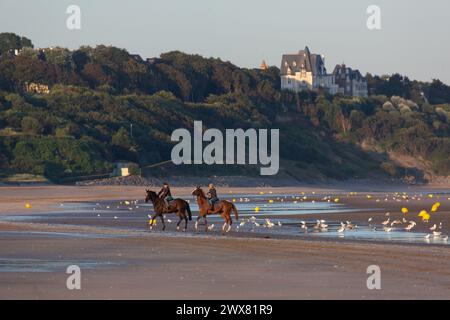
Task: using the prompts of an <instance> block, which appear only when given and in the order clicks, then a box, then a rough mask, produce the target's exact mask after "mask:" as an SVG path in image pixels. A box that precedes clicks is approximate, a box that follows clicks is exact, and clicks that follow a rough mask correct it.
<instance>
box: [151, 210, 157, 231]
mask: <svg viewBox="0 0 450 320" xmlns="http://www.w3.org/2000/svg"><path fill="white" fill-rule="evenodd" d="M157 215H158V214H157V213H155V214H154V215H153V216H152V218H151V220H150V230H152V229H153V222H154V221H155V219H156V216H157Z"/></svg>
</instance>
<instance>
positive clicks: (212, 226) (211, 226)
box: [208, 223, 214, 231]
mask: <svg viewBox="0 0 450 320" xmlns="http://www.w3.org/2000/svg"><path fill="white" fill-rule="evenodd" d="M212 229H214V223H213V224H211V225H210V226H208V230H209V231H212Z"/></svg>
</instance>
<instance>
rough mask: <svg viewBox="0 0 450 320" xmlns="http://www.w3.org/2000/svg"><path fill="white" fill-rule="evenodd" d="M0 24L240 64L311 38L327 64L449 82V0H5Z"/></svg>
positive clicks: (28, 32) (149, 52)
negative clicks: (373, 16)
mask: <svg viewBox="0 0 450 320" xmlns="http://www.w3.org/2000/svg"><path fill="white" fill-rule="evenodd" d="M69 5H78V6H79V7H80V9H81V29H80V30H69V29H68V28H67V27H66V20H67V19H68V17H69V14H67V13H66V9H67V7H68V6H69ZM370 5H377V6H379V8H380V10H381V29H380V30H369V29H368V28H367V25H366V21H367V19H368V18H369V15H368V14H367V13H366V10H367V8H368V7H369V6H370ZM0 32H14V33H17V34H19V35H22V36H26V37H28V38H30V39H31V40H32V41H33V43H34V45H35V47H38V48H39V47H48V46H62V47H68V48H71V49H75V48H78V47H79V46H81V45H97V44H105V45H114V46H117V47H121V48H125V49H127V50H128V51H129V52H130V53H137V54H140V55H141V56H142V57H143V58H148V57H156V56H159V55H160V54H161V53H163V52H167V51H171V50H180V51H183V52H187V53H197V54H201V55H203V56H205V57H219V58H221V59H222V60H225V61H231V62H232V63H234V64H236V65H238V66H240V67H246V68H254V67H258V66H259V65H260V64H261V61H262V60H263V59H265V60H266V62H267V63H268V64H269V65H276V66H278V67H279V66H280V63H281V56H282V54H284V53H295V52H297V51H298V50H301V49H303V48H304V47H305V46H306V45H307V46H308V47H309V49H310V51H311V52H312V53H319V54H324V55H325V58H326V60H325V62H326V67H327V69H328V71H329V72H331V71H332V70H333V68H334V66H335V65H336V64H338V63H342V62H345V63H346V64H347V65H348V66H350V67H352V68H354V69H359V70H360V71H361V72H363V73H366V72H371V73H374V74H379V75H381V74H392V73H396V72H398V73H401V74H404V75H407V76H409V77H410V78H411V79H417V80H422V81H430V80H431V79H434V78H439V79H441V80H442V81H444V82H446V83H448V84H450V63H449V62H450V61H449V60H450V41H449V38H450V1H448V0H427V1H425V0H339V1H337V0H321V1H315V0H308V1H304V0H277V1H274V0H272V1H269V0H128V1H123V0H121V1H119V0H70V1H67V0H28V1H26V0H1V1H0Z"/></svg>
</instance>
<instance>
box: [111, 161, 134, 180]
mask: <svg viewBox="0 0 450 320" xmlns="http://www.w3.org/2000/svg"><path fill="white" fill-rule="evenodd" d="M133 165H134V164H133V163H132V162H128V161H116V162H115V163H114V170H113V173H112V176H113V177H127V176H129V175H130V174H131V172H130V168H131V167H132V166H133Z"/></svg>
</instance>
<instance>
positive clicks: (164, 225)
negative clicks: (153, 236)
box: [159, 215, 166, 231]
mask: <svg viewBox="0 0 450 320" xmlns="http://www.w3.org/2000/svg"><path fill="white" fill-rule="evenodd" d="M159 217H160V218H161V222H162V224H163V228H162V231H164V230H166V224H165V223H164V216H163V215H160V216H159Z"/></svg>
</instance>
